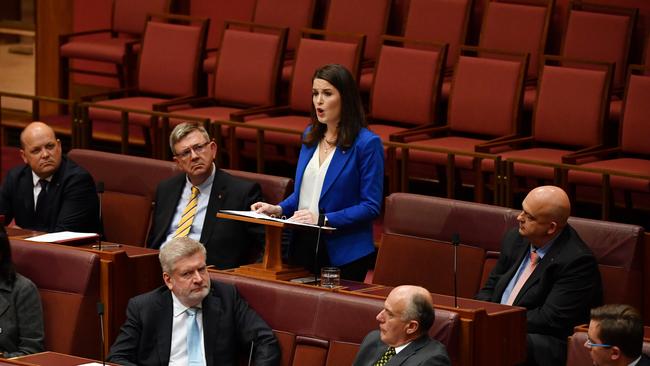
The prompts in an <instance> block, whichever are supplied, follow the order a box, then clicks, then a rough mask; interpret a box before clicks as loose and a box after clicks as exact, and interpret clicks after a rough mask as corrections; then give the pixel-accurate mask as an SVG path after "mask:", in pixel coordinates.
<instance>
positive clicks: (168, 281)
mask: <svg viewBox="0 0 650 366" xmlns="http://www.w3.org/2000/svg"><path fill="white" fill-rule="evenodd" d="M163 281H165V285H166V286H167V288H168V289H169V290H170V291H171V289H172V287H173V284H172V277H171V276H170V275H169V274H168V273H167V272H163Z"/></svg>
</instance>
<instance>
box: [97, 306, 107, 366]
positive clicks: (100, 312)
mask: <svg viewBox="0 0 650 366" xmlns="http://www.w3.org/2000/svg"><path fill="white" fill-rule="evenodd" d="M97 315H99V328H100V330H101V335H102V336H101V346H102V347H101V350H100V352H99V354H100V355H101V357H102V365H104V366H106V356H105V355H104V347H105V342H106V341H105V340H104V303H102V302H101V301H100V302H98V303H97Z"/></svg>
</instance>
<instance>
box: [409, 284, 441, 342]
mask: <svg viewBox="0 0 650 366" xmlns="http://www.w3.org/2000/svg"><path fill="white" fill-rule="evenodd" d="M435 317H436V315H435V309H434V308H433V305H432V304H431V301H430V299H427V298H426V297H425V296H423V295H422V294H419V293H415V294H413V296H412V297H411V299H410V301H409V302H408V304H407V306H406V309H404V312H403V313H402V320H404V321H410V320H416V321H417V322H418V323H419V324H420V326H419V332H420V334H424V333H427V332H428V331H429V329H430V328H431V326H432V325H433V322H434V320H435Z"/></svg>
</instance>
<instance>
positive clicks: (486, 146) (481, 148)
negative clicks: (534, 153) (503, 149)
mask: <svg viewBox="0 0 650 366" xmlns="http://www.w3.org/2000/svg"><path fill="white" fill-rule="evenodd" d="M496 140H499V139H496ZM532 141H534V138H533V136H527V137H513V138H510V139H503V140H500V141H489V142H484V143H482V144H478V145H476V147H475V148H474V151H476V152H480V153H485V154H489V153H490V150H491V149H492V148H495V147H500V146H506V145H511V146H519V145H522V144H525V143H527V142H532Z"/></svg>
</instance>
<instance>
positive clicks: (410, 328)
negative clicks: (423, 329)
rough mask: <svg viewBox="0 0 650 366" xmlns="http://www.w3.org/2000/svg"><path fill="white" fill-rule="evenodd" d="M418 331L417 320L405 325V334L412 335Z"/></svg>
mask: <svg viewBox="0 0 650 366" xmlns="http://www.w3.org/2000/svg"><path fill="white" fill-rule="evenodd" d="M419 329H420V323H418V321H417V320H410V321H409V322H408V324H406V334H408V335H413V334H415V333H416V332H417V331H418V330H419Z"/></svg>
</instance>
